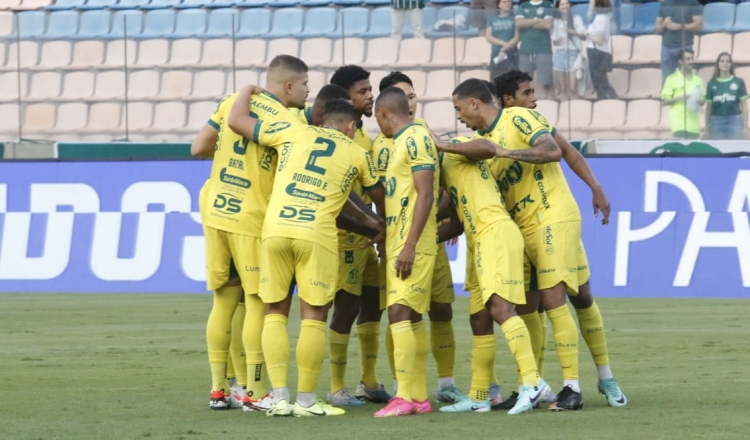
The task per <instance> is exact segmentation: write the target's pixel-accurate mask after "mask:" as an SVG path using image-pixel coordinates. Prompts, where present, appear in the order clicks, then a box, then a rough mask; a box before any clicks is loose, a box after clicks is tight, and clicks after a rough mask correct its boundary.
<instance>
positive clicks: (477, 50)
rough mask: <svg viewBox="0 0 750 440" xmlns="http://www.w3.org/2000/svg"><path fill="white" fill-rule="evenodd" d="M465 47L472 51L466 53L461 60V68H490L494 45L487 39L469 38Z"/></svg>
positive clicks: (459, 63)
mask: <svg viewBox="0 0 750 440" xmlns="http://www.w3.org/2000/svg"><path fill="white" fill-rule="evenodd" d="M465 45H466V47H468V48H470V50H465V51H464V58H463V59H462V60H459V62H458V65H459V66H472V67H474V66H489V64H490V53H491V52H492V45H491V44H490V43H489V42H488V41H487V39H486V38H485V37H474V38H469V39H467V40H466V43H465ZM488 74H489V73H488Z"/></svg>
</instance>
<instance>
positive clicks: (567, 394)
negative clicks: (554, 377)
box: [549, 385, 583, 411]
mask: <svg viewBox="0 0 750 440" xmlns="http://www.w3.org/2000/svg"><path fill="white" fill-rule="evenodd" d="M549 409H550V410H551V411H576V410H579V409H583V396H581V393H579V392H576V391H573V388H572V387H571V386H570V385H567V386H565V387H564V388H563V389H562V391H560V392H559V393H557V397H556V398H555V402H554V403H552V404H551V405H550V406H549Z"/></svg>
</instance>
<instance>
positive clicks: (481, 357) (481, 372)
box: [469, 335, 497, 401]
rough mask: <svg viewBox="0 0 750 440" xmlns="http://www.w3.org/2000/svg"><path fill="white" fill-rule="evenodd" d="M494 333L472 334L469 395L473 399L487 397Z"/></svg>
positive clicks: (491, 372) (492, 364)
mask: <svg viewBox="0 0 750 440" xmlns="http://www.w3.org/2000/svg"><path fill="white" fill-rule="evenodd" d="M496 351H497V343H496V342H495V335H485V336H474V337H473V338H472V344H471V389H470V390H469V397H471V398H472V399H474V400H477V401H480V400H487V399H489V390H490V381H491V380H492V376H494V371H493V370H494V369H495V352H496Z"/></svg>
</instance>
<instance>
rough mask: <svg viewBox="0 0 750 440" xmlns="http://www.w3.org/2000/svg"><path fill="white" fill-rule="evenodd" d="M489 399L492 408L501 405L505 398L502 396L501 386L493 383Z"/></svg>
mask: <svg viewBox="0 0 750 440" xmlns="http://www.w3.org/2000/svg"><path fill="white" fill-rule="evenodd" d="M489 399H490V406H494V405H499V404H501V403H502V402H503V397H502V396H501V395H500V385H498V384H496V383H493V384H492V385H490V389H489ZM511 408H512V407H511ZM509 409H510V408H509Z"/></svg>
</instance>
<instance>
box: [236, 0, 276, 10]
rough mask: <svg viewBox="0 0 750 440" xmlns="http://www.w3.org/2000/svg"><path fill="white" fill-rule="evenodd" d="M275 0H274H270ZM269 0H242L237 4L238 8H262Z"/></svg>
mask: <svg viewBox="0 0 750 440" xmlns="http://www.w3.org/2000/svg"><path fill="white" fill-rule="evenodd" d="M270 1H273V0H270ZM268 2H269V0H242V1H239V2H237V3H236V4H235V6H236V7H238V8H262V7H263V6H266V5H267V4H268Z"/></svg>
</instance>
